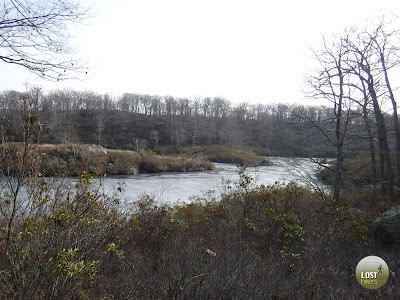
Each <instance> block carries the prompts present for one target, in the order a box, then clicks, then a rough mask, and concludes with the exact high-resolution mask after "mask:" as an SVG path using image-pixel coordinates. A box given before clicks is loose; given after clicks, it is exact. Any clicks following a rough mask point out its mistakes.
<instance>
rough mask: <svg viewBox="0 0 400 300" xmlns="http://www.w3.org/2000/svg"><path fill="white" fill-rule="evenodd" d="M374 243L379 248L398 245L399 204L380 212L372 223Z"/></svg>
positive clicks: (399, 241)
mask: <svg viewBox="0 0 400 300" xmlns="http://www.w3.org/2000/svg"><path fill="white" fill-rule="evenodd" d="M373 231H374V232H373V233H374V240H375V244H376V246H378V247H381V248H392V247H398V246H400V206H395V207H392V208H391V209H389V210H387V211H385V212H384V213H382V214H381V215H380V216H379V217H378V218H376V219H375V221H374V223H373Z"/></svg>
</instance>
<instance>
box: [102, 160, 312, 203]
mask: <svg viewBox="0 0 400 300" xmlns="http://www.w3.org/2000/svg"><path fill="white" fill-rule="evenodd" d="M268 159H269V160H270V161H272V163H273V165H272V166H260V167H248V168H247V172H246V173H247V174H248V175H250V176H251V177H252V178H254V183H255V184H257V185H261V184H263V185H268V184H273V183H275V182H277V181H279V182H286V183H288V182H290V181H296V182H297V183H298V184H300V185H305V186H307V187H309V188H312V186H313V185H314V184H315V183H316V182H317V179H316V177H315V173H316V171H317V169H318V165H317V164H316V163H313V162H312V161H311V160H310V159H307V158H287V157H285V158H283V157H268ZM237 170H238V167H237V166H236V165H233V164H225V163H215V170H212V171H206V172H186V173H157V174H137V175H118V176H110V177H107V178H106V179H105V180H104V182H103V183H102V185H103V188H104V190H105V191H106V192H110V191H111V190H112V189H113V188H116V187H118V186H119V185H122V188H123V199H124V200H125V201H128V202H130V201H134V200H135V199H138V198H139V197H141V196H143V195H145V194H147V195H150V196H152V197H154V199H155V200H156V201H157V202H161V203H174V202H187V201H191V197H193V196H197V197H203V196H204V195H205V194H207V193H208V194H210V195H213V194H215V195H219V194H220V193H221V192H223V191H224V181H225V182H226V181H231V182H233V181H237V180H238V179H239V175H238V174H237Z"/></svg>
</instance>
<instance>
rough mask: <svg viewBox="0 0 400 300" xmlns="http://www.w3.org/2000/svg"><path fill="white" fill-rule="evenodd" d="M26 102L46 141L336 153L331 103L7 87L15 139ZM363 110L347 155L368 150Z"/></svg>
mask: <svg viewBox="0 0 400 300" xmlns="http://www.w3.org/2000/svg"><path fill="white" fill-rule="evenodd" d="M24 98H27V99H29V101H24V100H23V99H24ZM24 103H25V104H24ZM24 105H25V106H26V105H29V111H31V113H32V114H34V115H36V116H38V119H39V122H40V124H41V126H42V129H43V130H42V131H41V133H40V142H41V143H59V144H75V143H84V144H97V145H101V146H103V147H106V148H110V149H129V150H136V151H138V150H140V149H145V150H148V149H153V150H156V151H157V150H162V149H163V150H165V149H169V150H170V151H172V149H175V150H176V149H179V148H181V147H196V146H201V147H203V148H205V147H208V146H211V145H224V146H228V147H235V148H247V149H251V148H253V149H255V151H257V152H259V153H260V154H263V155H281V156H287V155H295V156H320V157H332V156H333V155H334V147H333V145H332V144H331V143H330V142H329V140H327V138H326V135H327V134H328V135H332V136H333V134H334V131H333V130H334V126H335V123H334V121H335V111H334V110H333V109H332V108H330V107H327V106H316V105H315V106H313V105H301V104H292V105H289V104H249V103H245V102H243V103H238V104H237V103H231V102H230V101H229V100H227V99H223V98H218V97H214V98H197V99H187V98H174V97H172V96H167V97H161V96H151V95H142V94H128V93H126V94H123V95H122V96H121V97H116V98H112V97H111V96H110V95H108V94H105V95H100V94H96V93H94V92H79V91H73V90H57V91H51V92H47V93H44V92H43V91H42V90H41V89H39V88H34V89H32V90H30V91H29V92H28V93H20V92H16V91H5V92H2V93H1V94H0V110H1V112H2V114H1V115H2V118H3V122H2V123H3V124H7V127H6V133H7V135H8V136H10V137H13V140H14V141H22V129H23V128H22V127H21V124H22V119H23V116H24V111H26V109H27V108H26V107H24ZM361 116H362V111H361V110H357V109H354V110H353V111H352V122H351V124H350V125H349V130H348V131H349V132H350V134H352V138H351V142H349V143H347V144H346V145H345V148H346V154H347V155H354V153H355V152H357V153H359V154H360V153H361V154H362V153H364V152H365V150H366V149H367V148H368V146H367V138H366V136H367V135H366V134H365V132H364V131H365V130H364V126H363V119H362V117H361ZM388 125H389V126H390V124H388ZM321 128H324V129H325V131H324V132H323V131H321ZM389 130H390V129H389ZM389 133H390V131H389Z"/></svg>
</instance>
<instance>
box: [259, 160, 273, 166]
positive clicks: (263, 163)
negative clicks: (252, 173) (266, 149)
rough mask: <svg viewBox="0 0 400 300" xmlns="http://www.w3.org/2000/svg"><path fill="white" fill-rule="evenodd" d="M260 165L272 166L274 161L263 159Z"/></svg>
mask: <svg viewBox="0 0 400 300" xmlns="http://www.w3.org/2000/svg"><path fill="white" fill-rule="evenodd" d="M258 165H259V166H272V162H270V161H269V160H267V159H264V160H262V161H261V162H260V163H259V164H258Z"/></svg>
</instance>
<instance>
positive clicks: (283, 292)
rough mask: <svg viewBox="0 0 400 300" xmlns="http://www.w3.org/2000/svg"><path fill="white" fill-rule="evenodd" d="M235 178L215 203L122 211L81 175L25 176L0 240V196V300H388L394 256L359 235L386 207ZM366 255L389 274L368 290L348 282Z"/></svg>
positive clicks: (394, 281) (397, 267)
mask: <svg viewBox="0 0 400 300" xmlns="http://www.w3.org/2000/svg"><path fill="white" fill-rule="evenodd" d="M239 175H240V179H239V181H238V182H236V183H233V184H232V185H231V186H230V187H227V189H226V193H225V194H223V195H221V197H219V198H216V199H214V198H207V199H202V198H199V199H195V200H194V202H192V203H187V204H180V205H176V206H167V205H158V204H157V203H155V202H154V201H153V199H151V198H149V197H143V198H142V199H140V200H138V201H136V202H134V203H132V205H131V206H127V207H121V206H120V204H119V201H118V198H119V196H118V195H113V196H112V197H109V196H106V195H103V194H102V193H100V192H99V190H97V189H96V188H95V187H94V186H92V184H91V176H90V175H89V174H88V173H83V174H82V176H81V177H80V180H79V182H78V183H77V184H76V185H75V186H69V187H68V186H64V185H54V186H52V187H51V186H49V185H48V183H45V182H44V181H43V180H41V179H40V178H36V179H34V180H33V179H27V181H26V184H25V186H26V187H27V188H28V189H27V191H28V193H27V195H24V196H23V197H22V198H21V200H22V199H25V200H23V201H25V202H24V203H25V204H24V205H25V206H18V207H19V209H18V212H19V213H18V214H17V215H15V217H14V221H13V222H12V223H13V224H14V225H13V226H12V228H11V231H8V229H7V228H8V226H7V224H8V221H9V220H10V216H11V215H12V212H13V210H12V209H9V208H8V207H12V205H13V199H12V197H11V198H10V196H7V193H3V197H2V198H1V202H0V204H1V208H2V210H1V212H2V217H1V221H0V222H1V226H2V228H3V229H4V230H3V232H4V234H3V235H2V236H1V243H0V285H1V287H0V298H1V299H101V298H102V299H369V298H372V299H374V298H378V297H379V298H383V299H398V298H399V297H400V285H399V279H398V278H397V277H395V276H392V275H393V274H394V275H397V274H399V271H400V261H399V250H398V249H381V248H376V247H375V246H374V243H373V238H372V233H371V223H372V220H374V219H375V218H376V216H377V215H378V214H379V213H380V212H382V211H383V210H385V209H386V208H387V207H388V206H390V205H392V204H390V203H386V202H383V200H382V199H380V198H379V197H377V195H374V194H372V193H370V192H368V191H365V192H363V193H362V191H360V190H359V191H358V192H359V193H358V195H359V196H358V197H355V195H356V193H353V191H349V192H348V194H347V198H346V199H347V200H346V201H343V202H341V203H335V202H333V201H332V200H331V198H330V197H329V196H328V197H323V196H321V195H319V194H316V193H314V192H311V191H309V190H307V189H305V188H303V187H299V186H297V185H295V184H288V185H280V184H274V185H270V186H258V187H257V186H256V187H255V186H252V179H251V178H250V177H249V176H248V175H246V173H245V172H244V169H242V170H240V171H239ZM119 190H120V189H119ZM117 193H119V192H117ZM345 196H346V195H345ZM22 207H24V208H25V207H27V208H29V209H22ZM7 232H11V234H10V235H9V236H8V235H7ZM368 255H378V256H380V257H382V258H383V259H384V260H385V261H386V262H387V263H388V266H389V268H390V270H391V271H392V272H393V273H392V275H391V276H390V278H389V280H388V282H387V283H386V285H385V286H384V287H382V288H381V289H379V290H376V291H369V290H366V289H364V288H363V287H361V286H360V285H359V284H358V282H357V281H356V279H355V276H354V273H355V267H356V265H357V263H358V261H359V260H360V259H361V258H363V257H365V256H368Z"/></svg>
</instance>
